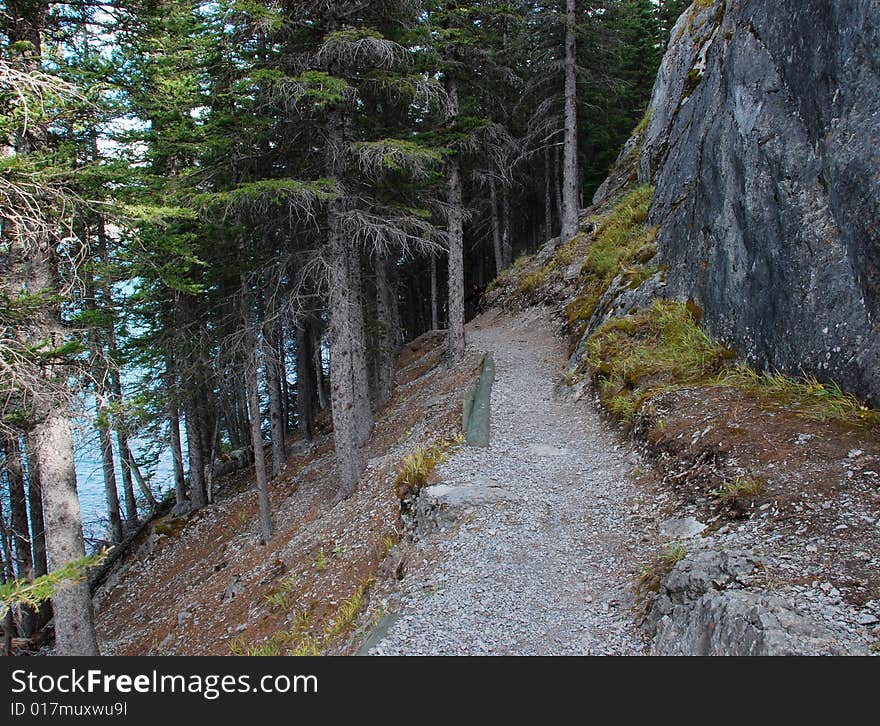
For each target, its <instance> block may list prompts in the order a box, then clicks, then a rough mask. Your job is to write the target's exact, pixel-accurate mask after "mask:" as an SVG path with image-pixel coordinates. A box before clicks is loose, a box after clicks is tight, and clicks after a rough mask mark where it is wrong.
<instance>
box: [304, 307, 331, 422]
mask: <svg viewBox="0 0 880 726" xmlns="http://www.w3.org/2000/svg"><path fill="white" fill-rule="evenodd" d="M308 329H309V330H310V332H309V335H312V336H313V337H312V351H313V352H314V356H315V359H314V367H315V387H316V389H317V392H318V406H319V407H320V409H321V410H322V411H323V410H325V409H326V408H327V406H328V405H329V401H327V381H326V378H325V376H324V338H323V334H322V332H321V327H319V326H318V325H314V324H312V325H310V326H309V328H308Z"/></svg>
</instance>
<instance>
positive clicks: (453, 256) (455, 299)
mask: <svg viewBox="0 0 880 726" xmlns="http://www.w3.org/2000/svg"><path fill="white" fill-rule="evenodd" d="M446 91H447V93H448V95H449V108H450V118H451V120H452V122H453V123H455V122H457V120H458V113H459V106H458V81H457V80H456V78H455V77H454V76H450V77H449V78H448V79H447V84H446ZM446 176H447V180H448V182H447V183H448V198H447V202H448V211H447V217H446V229H447V234H448V236H449V273H448V274H449V285H448V286H449V291H448V295H449V297H448V305H449V334H448V342H447V347H446V357H447V360H448V361H449V363H451V364H453V365H454V364H456V363H458V362H459V361H461V360H462V358H464V347H465V340H464V227H463V218H464V209H463V207H464V203H463V201H462V183H461V165H460V161H459V158H458V155H457V154H452V155H451V156H450V157H449V160H448V161H447V163H446Z"/></svg>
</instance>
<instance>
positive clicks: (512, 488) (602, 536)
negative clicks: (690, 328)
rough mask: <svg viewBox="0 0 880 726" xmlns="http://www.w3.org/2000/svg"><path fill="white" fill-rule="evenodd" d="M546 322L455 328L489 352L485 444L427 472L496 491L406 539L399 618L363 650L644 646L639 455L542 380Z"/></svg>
mask: <svg viewBox="0 0 880 726" xmlns="http://www.w3.org/2000/svg"><path fill="white" fill-rule="evenodd" d="M553 329H554V325H553V324H552V323H551V321H550V318H549V315H548V314H547V312H546V311H545V310H543V309H540V308H534V309H531V310H528V311H525V312H523V313H519V314H515V315H511V314H507V313H500V312H497V311H490V312H488V313H486V314H484V315H482V316H481V317H479V318H477V319H476V320H474V321H473V322H472V323H471V324H470V325H469V326H468V345H469V346H472V347H474V348H477V349H479V350H483V351H490V352H492V353H493V354H494V358H495V365H496V378H495V383H494V386H493V389H492V397H491V418H490V426H491V440H490V445H489V447H488V448H471V447H462V448H461V449H459V450H457V451H456V453H455V454H454V455H452V456H451V457H450V458H449V459H448V460H447V461H446V462H444V463H443V464H441V465H440V466H439V467H438V469H437V473H438V475H439V477H440V479H441V480H442V482H443V483H445V484H447V485H450V486H463V487H473V486H483V487H486V486H488V487H493V488H495V487H497V488H498V491H499V494H500V495H501V496H500V497H499V500H498V501H494V502H491V503H488V504H483V505H479V506H476V507H475V508H474V510H473V512H472V513H471V514H470V515H469V516H466V517H464V519H463V520H462V521H461V522H460V523H459V524H458V525H456V526H453V527H450V528H449V529H447V530H445V531H442V532H441V533H440V534H434V535H430V536H427V537H424V538H423V539H422V541H420V542H419V543H418V544H417V545H416V550H415V553H414V555H413V557H411V558H410V563H409V565H408V567H407V575H406V577H405V578H404V579H403V580H402V581H401V583H400V586H401V594H400V602H399V603H398V604H397V605H396V606H395V607H394V608H392V609H393V610H394V611H395V614H396V615H397V616H398V618H399V619H398V620H396V622H395V623H394V625H393V626H392V627H391V628H390V630H389V631H388V633H387V635H386V636H385V637H384V638H383V639H382V640H380V641H379V642H378V643H377V644H376V645H375V647H373V648H372V649H371V650H370V653H371V654H376V655H488V654H497V655H605V654H607V655H635V654H641V653H644V652H645V646H646V643H645V639H644V637H643V636H642V634H641V632H640V630H639V628H638V627H637V624H636V622H635V613H634V609H635V594H634V585H635V580H636V578H637V575H638V571H639V569H640V568H641V566H643V565H644V564H645V563H646V562H648V561H649V559H650V556H649V554H648V548H647V544H646V542H647V541H648V538H647V537H646V536H645V524H646V520H645V519H643V518H640V517H639V507H638V505H637V502H636V498H637V491H636V487H635V485H634V484H633V483H632V482H631V481H630V479H629V478H628V476H627V475H628V474H629V473H630V472H631V471H632V469H633V467H634V466H635V465H636V464H637V463H638V456H637V454H636V453H635V452H634V451H633V450H632V448H631V447H630V445H629V444H627V443H626V442H624V441H623V440H622V437H621V436H620V434H619V433H616V432H614V431H613V430H612V429H611V428H610V427H609V425H608V424H607V423H606V422H605V421H603V419H602V418H601V417H600V415H599V413H598V412H597V410H596V409H595V407H594V406H593V404H592V403H591V402H589V401H587V400H581V401H574V400H568V399H566V398H564V397H562V396H560V395H559V394H558V393H557V392H556V391H555V390H554V389H555V386H556V384H557V383H558V382H559V380H560V377H561V372H562V365H563V362H564V354H565V352H564V349H563V344H562V342H561V341H560V340H559V339H557V338H556V337H554V335H553V332H552V331H553Z"/></svg>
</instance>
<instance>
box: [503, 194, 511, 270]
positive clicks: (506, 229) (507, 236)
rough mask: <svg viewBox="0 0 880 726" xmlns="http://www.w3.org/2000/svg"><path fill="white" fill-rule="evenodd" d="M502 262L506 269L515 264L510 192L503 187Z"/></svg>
mask: <svg viewBox="0 0 880 726" xmlns="http://www.w3.org/2000/svg"><path fill="white" fill-rule="evenodd" d="M501 261H502V264H503V265H504V268H505V269H507V268H508V267H510V265H511V263H512V262H513V240H512V235H511V230H510V190H509V189H508V188H507V186H506V185H505V186H502V187H501Z"/></svg>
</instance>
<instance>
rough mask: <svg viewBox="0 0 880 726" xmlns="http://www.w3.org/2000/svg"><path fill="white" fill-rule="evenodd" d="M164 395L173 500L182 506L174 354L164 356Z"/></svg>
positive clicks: (184, 483)
mask: <svg viewBox="0 0 880 726" xmlns="http://www.w3.org/2000/svg"><path fill="white" fill-rule="evenodd" d="M165 395H166V397H167V398H166V400H167V416H168V437H169V439H170V441H171V460H172V462H173V464H174V500H175V502H176V503H177V504H178V505H180V506H183V505H184V504H185V503H186V501H187V498H186V479H185V477H184V474H183V446H182V444H181V439H180V409H179V408H178V407H177V400H178V393H177V374H176V372H175V370H174V356H173V355H172V354H171V352H170V351H169V352H168V353H167V354H166V356H165Z"/></svg>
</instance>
